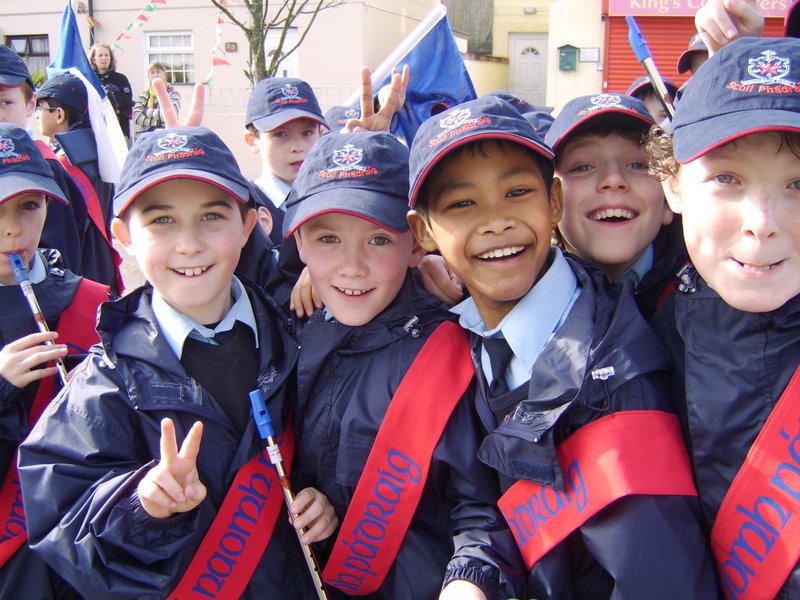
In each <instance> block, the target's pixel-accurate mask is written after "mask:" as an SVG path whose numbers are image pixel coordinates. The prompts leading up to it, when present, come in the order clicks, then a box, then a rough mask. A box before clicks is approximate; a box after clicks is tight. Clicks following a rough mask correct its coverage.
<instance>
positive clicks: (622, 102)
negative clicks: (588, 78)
mask: <svg viewBox="0 0 800 600" xmlns="http://www.w3.org/2000/svg"><path fill="white" fill-rule="evenodd" d="M654 124H655V121H654V120H653V116H652V115H651V114H650V112H649V111H648V110H647V107H646V106H645V104H644V102H642V101H641V100H639V99H638V98H634V97H633V96H628V95H626V94H597V95H594V96H579V97H577V98H573V99H572V100H570V101H569V102H567V103H566V104H565V105H564V108H562V109H561V112H559V113H558V116H557V117H556V119H555V121H553V124H552V125H551V126H550V129H549V130H548V132H547V134H546V135H545V141H546V142H547V144H548V145H549V146H550V147H552V148H553V150H555V151H556V152H558V149H559V147H560V146H561V145H562V144H563V143H564V142H566V141H567V139H568V138H571V137H572V136H574V135H576V134H578V133H580V132H582V131H585V130H586V129H589V128H590V127H597V126H598V125H605V126H607V127H619V128H624V129H642V130H645V129H649V128H650V127H651V126H653V125H654Z"/></svg>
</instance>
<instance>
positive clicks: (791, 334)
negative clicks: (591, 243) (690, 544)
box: [649, 38, 800, 598]
mask: <svg viewBox="0 0 800 600" xmlns="http://www.w3.org/2000/svg"><path fill="white" fill-rule="evenodd" d="M668 132H669V134H670V135H671V138H669V137H667V136H664V135H661V136H659V137H655V138H654V139H653V140H652V142H651V144H650V147H649V149H650V152H651V155H652V158H653V165H654V167H655V168H656V169H657V170H658V172H659V173H660V174H661V175H663V176H665V177H666V180H665V182H664V190H665V192H666V194H667V200H668V201H669V203H670V206H671V207H672V210H673V211H675V212H676V213H680V214H681V215H682V217H683V231H684V237H685V239H686V247H687V248H688V251H689V256H690V257H691V260H692V264H693V266H694V269H696V271H691V272H689V273H688V274H686V275H685V276H684V281H683V283H682V285H681V286H680V287H679V291H678V292H676V293H675V294H673V295H672V296H671V297H670V298H669V299H668V301H667V302H666V303H665V304H664V305H663V306H662V309H661V310H660V311H659V313H657V314H656V318H655V320H654V324H655V325H657V326H658V329H659V332H660V333H662V334H663V339H664V340H665V342H666V343H667V346H668V347H669V349H670V350H671V351H672V353H673V356H674V359H675V365H676V384H677V385H676V388H677V392H676V397H678V399H681V398H682V399H683V402H682V409H681V411H680V412H681V414H682V415H683V419H684V422H683V426H684V430H685V434H686V436H687V440H688V442H689V447H690V449H691V452H692V461H693V466H694V470H695V478H696V480H697V487H698V491H699V492H700V499H701V500H702V503H703V509H704V512H705V516H706V521H707V523H708V527H709V528H710V532H711V541H712V547H713V549H714V554H715V558H716V560H717V565H718V567H719V573H720V576H721V577H722V584H723V587H724V588H725V590H726V594H727V596H728V597H730V598H734V597H735V598H776V597H777V598H796V597H800V564H798V561H799V560H800V534H798V531H800V529H798V523H797V519H798V516H800V513H798V509H800V506H798V498H800V494H799V493H798V478H797V474H798V472H800V466H798V458H800V456H798V452H797V440H798V420H799V419H800V415H798V413H797V408H798V406H800V390H798V389H797V388H798V379H799V378H798V375H797V371H798V365H800V46H798V43H797V40H796V39H794V38H791V39H789V38H742V39H740V40H737V41H734V42H732V43H730V44H729V45H727V46H725V47H723V48H722V49H721V50H720V51H719V52H718V53H717V54H715V55H714V56H713V57H711V58H710V59H709V60H708V62H706V63H705V64H704V65H703V66H702V67H700V69H699V70H698V71H697V73H696V74H695V76H694V77H693V78H692V81H691V83H690V84H689V85H688V86H687V88H686V92H685V93H684V95H683V97H682V98H681V100H680V102H679V103H678V107H677V110H676V113H675V119H674V120H673V121H672V123H671V124H670V126H669V128H668Z"/></svg>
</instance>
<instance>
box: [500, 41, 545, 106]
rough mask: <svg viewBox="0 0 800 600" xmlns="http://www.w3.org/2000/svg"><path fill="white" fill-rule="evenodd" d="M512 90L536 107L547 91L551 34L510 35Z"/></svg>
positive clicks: (510, 79)
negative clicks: (548, 40)
mask: <svg viewBox="0 0 800 600" xmlns="http://www.w3.org/2000/svg"><path fill="white" fill-rule="evenodd" d="M508 62H509V69H508V87H509V89H510V90H511V91H512V92H515V93H517V94H518V95H520V96H522V97H523V98H525V100H527V101H528V102H529V103H530V104H533V105H535V106H544V102H545V92H546V90H547V34H546V33H510V34H508Z"/></svg>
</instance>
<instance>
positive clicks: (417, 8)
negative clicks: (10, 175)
mask: <svg viewBox="0 0 800 600" xmlns="http://www.w3.org/2000/svg"><path fill="white" fill-rule="evenodd" d="M84 4H85V3H84ZM93 4H94V18H95V19H96V20H97V22H98V26H97V27H96V29H95V39H96V40H97V41H104V42H109V43H111V42H114V40H115V38H116V36H117V35H118V34H120V33H121V32H123V31H125V29H126V27H127V26H128V24H129V23H131V22H132V21H133V19H134V18H135V16H136V15H137V14H138V13H139V11H141V9H142V8H143V7H144V6H145V4H146V1H145V0H135V1H134V0H94V2H93ZM237 4H238V5H239V6H240V9H239V10H237V8H236V6H237ZM438 4H439V0H365V1H351V0H347V1H346V2H345V3H344V4H343V5H342V6H339V7H336V8H333V9H330V10H326V11H323V12H322V13H320V15H319V16H318V17H317V21H316V22H315V23H314V26H313V28H312V30H311V32H310V33H309V35H308V37H307V38H306V40H305V41H304V43H303V45H302V46H301V48H300V50H299V56H298V64H299V76H300V77H301V78H303V79H305V80H307V81H308V82H309V83H311V84H312V86H313V87H314V89H315V91H316V93H317V95H318V98H319V100H320V104H321V105H322V109H323V111H324V110H327V109H328V108H329V107H330V106H331V105H333V104H337V103H339V102H341V101H343V100H344V99H345V98H346V97H347V96H349V95H350V94H351V93H352V92H353V91H354V90H355V89H357V86H358V83H359V76H358V73H359V69H360V67H361V66H362V65H366V66H368V67H370V68H371V69H374V68H375V67H377V66H378V65H379V64H380V63H381V62H382V61H383V60H384V59H385V58H386V56H387V55H388V54H389V53H390V52H391V51H392V50H393V49H394V48H395V47H396V46H397V45H398V44H399V43H400V41H401V40H402V39H403V38H404V37H405V36H406V35H407V34H408V33H409V32H410V31H411V30H412V29H413V28H414V27H415V26H416V25H417V23H419V21H421V20H422V19H424V18H425V16H426V15H427V14H428V13H429V12H430V11H431V10H432V9H433V8H434V7H435V6H436V5H438ZM75 5H76V2H74V1H73V6H75ZM229 5H230V6H232V7H233V10H234V12H235V13H238V12H240V11H241V10H243V9H241V4H240V3H239V2H236V1H234V0H231V1H230V2H229ZM156 6H157V9H156V10H155V11H153V12H151V13H148V17H149V20H148V21H147V22H146V23H145V24H144V26H142V27H140V28H138V29H136V30H135V31H133V32H132V33H131V34H130V35H131V39H128V40H123V41H120V42H118V43H119V45H120V46H121V47H122V50H118V51H115V54H116V57H117V63H118V65H117V68H118V70H119V71H120V72H121V73H124V74H125V75H126V76H127V77H128V78H129V79H130V81H131V84H132V86H133V89H134V95H137V94H138V93H139V92H141V90H143V89H144V87H145V85H146V73H145V69H146V66H147V57H146V53H145V47H144V35H143V33H144V32H152V31H172V30H180V31H185V30H187V29H190V30H192V31H193V33H194V59H195V69H196V79H197V81H203V80H205V79H206V77H207V75H208V74H209V72H210V70H211V59H212V54H211V52H212V50H213V48H214V44H215V41H216V32H215V29H216V18H215V15H216V9H215V8H214V7H213V5H212V4H211V3H210V2H207V1H204V0H169V3H168V4H167V5H156ZM23 7H24V10H23ZM63 10H64V1H63V0H36V1H35V2H29V3H26V4H23V3H20V2H19V1H18V0H0V39H4V36H6V35H10V34H48V36H49V38H50V50H51V56H53V55H54V54H55V51H56V49H57V47H58V36H59V26H60V21H61V14H62V12H63ZM78 23H79V27H80V29H81V33H82V36H83V41H84V45H85V47H86V48H87V49H88V45H89V33H88V24H87V22H86V18H85V17H84V16H83V15H78ZM225 42H236V43H237V44H238V51H237V52H235V53H228V55H227V56H226V57H225V58H226V59H227V60H228V61H229V62H230V63H231V65H230V66H219V67H216V68H215V69H214V82H213V86H212V87H211V89H210V90H207V94H206V110H205V116H204V121H203V124H204V125H206V126H208V127H210V128H211V129H213V130H215V131H216V132H217V133H218V134H219V135H220V137H222V139H223V140H224V141H225V142H226V143H227V144H228V145H229V146H230V147H231V149H232V150H233V151H234V153H235V154H236V155H237V158H238V159H239V161H240V163H241V167H242V170H243V171H244V172H245V175H247V176H248V177H251V178H253V177H256V176H258V174H259V172H260V163H259V160H258V157H257V156H256V155H254V154H252V153H251V152H249V151H248V150H247V147H246V146H245V144H244V141H243V139H242V131H243V127H244V113H245V108H246V105H247V98H248V97H249V93H250V86H249V82H248V81H247V79H246V77H245V76H244V73H243V71H244V68H245V64H246V61H247V42H246V40H245V39H244V36H243V35H242V34H241V32H240V31H239V29H237V28H236V27H235V26H234V25H232V24H229V23H226V24H224V25H222V43H223V44H224V43H225ZM178 89H179V91H180V93H181V96H182V98H183V106H184V107H185V108H183V112H184V114H185V111H186V110H188V105H189V102H190V99H191V94H192V91H193V90H192V87H191V86H178ZM29 125H30V126H31V128H32V129H34V131H36V130H37V129H38V126H37V124H36V122H35V120H34V119H31V122H30V124H29Z"/></svg>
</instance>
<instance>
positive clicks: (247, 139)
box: [244, 129, 258, 154]
mask: <svg viewBox="0 0 800 600" xmlns="http://www.w3.org/2000/svg"><path fill="white" fill-rule="evenodd" d="M244 143H245V144H247V147H248V148H249V149H250V152H252V153H253V154H258V137H257V136H256V134H255V133H253V132H252V131H250V130H249V129H245V130H244Z"/></svg>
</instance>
